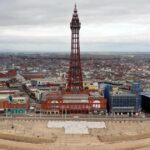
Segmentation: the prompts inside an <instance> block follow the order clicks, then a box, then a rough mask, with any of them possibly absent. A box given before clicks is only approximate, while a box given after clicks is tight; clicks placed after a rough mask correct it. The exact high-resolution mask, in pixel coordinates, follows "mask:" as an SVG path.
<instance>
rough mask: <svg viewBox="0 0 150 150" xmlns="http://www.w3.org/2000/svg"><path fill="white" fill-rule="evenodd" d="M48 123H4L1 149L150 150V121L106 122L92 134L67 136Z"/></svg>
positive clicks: (1, 134)
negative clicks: (104, 126) (48, 126)
mask: <svg viewBox="0 0 150 150" xmlns="http://www.w3.org/2000/svg"><path fill="white" fill-rule="evenodd" d="M47 122H48V121H6V120H5V121H1V122H0V150H150V129H149V127H150V121H143V122H140V121H136V122H133V121H121V122H120V121H106V122H105V123H106V127H107V128H106V129H92V130H90V134H89V135H66V134H65V133H64V129H48V128H47ZM12 125H13V126H14V128H13V129H12V128H11V127H12Z"/></svg>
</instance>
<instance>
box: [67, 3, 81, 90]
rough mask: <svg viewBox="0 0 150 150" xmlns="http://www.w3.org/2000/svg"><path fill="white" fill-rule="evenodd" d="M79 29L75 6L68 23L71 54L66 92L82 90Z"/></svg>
mask: <svg viewBox="0 0 150 150" xmlns="http://www.w3.org/2000/svg"><path fill="white" fill-rule="evenodd" d="M80 28H81V23H80V21H79V17H78V12H77V8H76V5H75V8H74V13H73V16H72V20H71V23H70V29H71V54H70V64H69V71H68V79H67V90H68V91H70V92H79V91H82V90H83V79H82V68H81V59H80V40H79V30H80Z"/></svg>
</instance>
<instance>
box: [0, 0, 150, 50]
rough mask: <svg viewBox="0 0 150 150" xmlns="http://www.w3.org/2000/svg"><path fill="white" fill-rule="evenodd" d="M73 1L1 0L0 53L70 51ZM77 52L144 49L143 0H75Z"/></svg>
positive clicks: (147, 13)
mask: <svg viewBox="0 0 150 150" xmlns="http://www.w3.org/2000/svg"><path fill="white" fill-rule="evenodd" d="M74 4H75V0H63V1H62V0H43V1H41V0H1V1H0V52H3V51H4V50H5V51H7V52H9V50H10V51H11V52H12V51H13V50H15V51H19V52H22V51H26V52H32V51H33V52H36V51H37V52H42V51H43V52H44V51H45V52H56V51H57V52H59V51H60V52H63V51H65V52H68V53H69V52H70V45H71V44H70V40H71V31H70V21H71V18H72V14H73V9H74ZM76 4H77V9H78V14H79V18H80V22H81V30H80V42H81V51H83V52H85V51H87V52H91V51H94V52H95V51H98V52H103V51H118V52H126V51H127V52H135V51H137V52H142V51H144V52H149V51H150V19H149V18H150V1H149V0H105V1H100V0H92V1H91V0H76Z"/></svg>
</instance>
